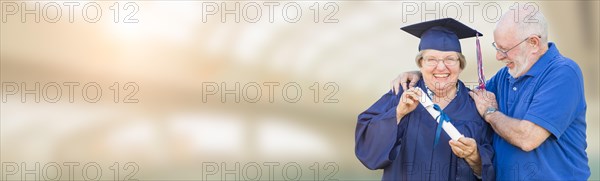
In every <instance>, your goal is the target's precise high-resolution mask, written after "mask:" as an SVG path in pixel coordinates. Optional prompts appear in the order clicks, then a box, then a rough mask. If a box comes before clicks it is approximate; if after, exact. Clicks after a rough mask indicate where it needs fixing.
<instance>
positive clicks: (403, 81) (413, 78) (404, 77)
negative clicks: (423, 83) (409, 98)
mask: <svg viewBox="0 0 600 181" xmlns="http://www.w3.org/2000/svg"><path fill="white" fill-rule="evenodd" d="M420 79H421V72H420V71H411V72H404V73H401V74H400V75H398V77H396V79H394V80H392V82H391V83H390V84H392V85H391V86H392V90H393V91H394V93H396V94H398V92H399V91H400V85H402V90H407V89H408V88H410V87H415V85H416V84H417V82H418V81H419V80H420Z"/></svg>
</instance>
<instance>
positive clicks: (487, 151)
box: [477, 120, 496, 180]
mask: <svg viewBox="0 0 600 181" xmlns="http://www.w3.org/2000/svg"><path fill="white" fill-rule="evenodd" d="M482 121H483V120H482ZM493 132H494V131H493V129H492V128H491V126H490V125H489V124H488V123H485V122H484V124H483V130H482V134H481V142H480V144H478V145H477V149H478V150H479V156H480V157H481V178H482V180H496V172H495V171H494V164H493V163H492V161H493V160H494V147H492V142H493Z"/></svg>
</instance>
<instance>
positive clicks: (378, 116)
mask: <svg viewBox="0 0 600 181" xmlns="http://www.w3.org/2000/svg"><path fill="white" fill-rule="evenodd" d="M400 95H402V92H400V93H399V94H398V95H395V94H394V93H393V92H391V91H390V92H388V93H387V94H385V95H384V96H383V97H381V99H379V100H378V101H377V102H376V103H375V104H373V105H372V106H371V107H370V108H369V109H367V110H366V111H364V112H363V113H361V114H360V115H359V116H358V121H357V124H356V131H355V141H356V142H355V143H356V144H355V154H356V157H357V158H358V159H359V160H360V161H361V162H362V163H363V165H365V166H366V167H367V168H369V169H372V170H374V169H381V168H384V167H386V166H387V165H389V164H390V163H392V161H393V160H394V159H395V157H396V155H395V154H393V153H394V152H393V151H392V150H398V149H394V147H396V146H401V145H402V143H401V142H402V141H401V140H400V139H399V138H398V135H402V132H403V131H404V130H405V129H404V127H405V124H406V123H404V122H406V121H403V122H401V123H400V125H398V124H397V121H396V106H397V105H398V101H399V97H400ZM403 123H404V124H403ZM399 127H402V128H399Z"/></svg>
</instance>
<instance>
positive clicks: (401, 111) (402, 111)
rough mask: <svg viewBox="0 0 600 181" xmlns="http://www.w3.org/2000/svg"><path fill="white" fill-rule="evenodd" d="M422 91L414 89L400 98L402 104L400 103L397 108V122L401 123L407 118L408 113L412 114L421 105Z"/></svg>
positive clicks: (407, 91) (405, 92)
mask: <svg viewBox="0 0 600 181" xmlns="http://www.w3.org/2000/svg"><path fill="white" fill-rule="evenodd" d="M421 94H422V93H421V91H419V90H417V89H415V88H414V87H413V88H410V89H408V90H406V91H404V93H402V95H401V96H400V102H398V107H396V121H397V123H400V120H401V119H402V117H404V116H406V115H407V114H408V113H410V112H412V111H413V110H415V108H417V105H419V103H420V102H419V99H420V98H421Z"/></svg>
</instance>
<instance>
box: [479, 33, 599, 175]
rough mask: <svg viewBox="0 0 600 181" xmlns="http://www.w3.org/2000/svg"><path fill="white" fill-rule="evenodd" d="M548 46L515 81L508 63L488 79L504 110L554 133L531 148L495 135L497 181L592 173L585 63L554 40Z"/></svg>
mask: <svg viewBox="0 0 600 181" xmlns="http://www.w3.org/2000/svg"><path fill="white" fill-rule="evenodd" d="M548 46H549V48H548V51H547V52H546V53H545V54H544V55H543V56H542V57H541V58H540V59H539V60H538V61H537V62H536V63H535V64H534V65H533V66H532V67H531V69H529V71H528V72H527V73H525V74H524V75H522V76H520V77H519V78H517V79H515V78H513V77H512V76H510V74H508V68H507V67H504V68H502V69H500V71H498V72H497V73H496V75H494V77H492V79H490V80H489V81H488V83H487V86H486V87H487V89H488V90H489V91H491V92H493V93H495V94H496V99H497V101H498V106H499V110H500V111H501V112H502V113H504V114H506V115H508V116H510V117H513V118H516V119H520V120H528V121H531V122H533V123H535V124H537V125H539V126H541V127H543V128H545V129H546V130H548V131H549V132H550V133H551V135H550V137H548V138H547V139H546V141H544V142H543V143H542V144H541V145H540V146H539V147H537V148H536V149H534V150H532V151H530V152H525V151H523V150H521V149H520V148H518V147H515V146H513V145H512V144H510V143H509V142H507V141H506V140H504V139H503V138H502V137H500V136H498V135H497V134H495V135H494V149H495V152H496V157H495V159H494V163H495V168H496V177H497V180H587V179H588V178H589V176H590V168H589V166H588V158H587V154H586V152H585V149H586V147H587V143H586V132H585V131H586V122H585V112H586V107H587V106H586V103H585V94H584V89H583V76H582V74H581V70H580V69H579V66H578V65H577V64H576V63H575V62H574V61H573V60H571V59H569V58H567V57H564V56H562V55H561V54H560V53H559V52H558V49H557V48H556V45H555V44H554V43H549V44H548Z"/></svg>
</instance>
